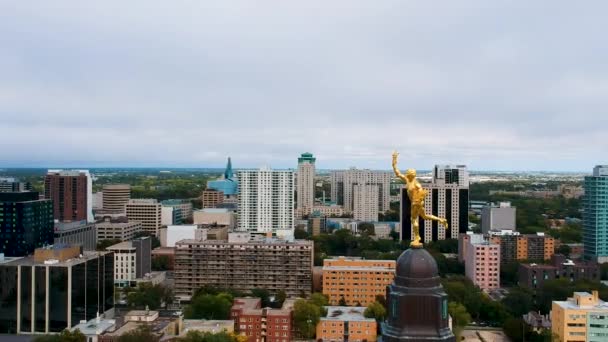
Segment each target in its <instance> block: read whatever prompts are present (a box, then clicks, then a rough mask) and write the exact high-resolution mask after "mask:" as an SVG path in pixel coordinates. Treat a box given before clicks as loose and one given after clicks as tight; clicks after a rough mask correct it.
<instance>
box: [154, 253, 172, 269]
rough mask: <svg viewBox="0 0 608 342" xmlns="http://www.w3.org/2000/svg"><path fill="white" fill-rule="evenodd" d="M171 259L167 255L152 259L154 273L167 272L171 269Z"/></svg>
mask: <svg viewBox="0 0 608 342" xmlns="http://www.w3.org/2000/svg"><path fill="white" fill-rule="evenodd" d="M169 262H170V258H169V256H167V255H159V256H156V257H154V258H152V271H166V270H168V269H169Z"/></svg>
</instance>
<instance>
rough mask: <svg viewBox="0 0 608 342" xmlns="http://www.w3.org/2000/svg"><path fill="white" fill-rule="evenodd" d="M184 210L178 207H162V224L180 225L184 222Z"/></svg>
mask: <svg viewBox="0 0 608 342" xmlns="http://www.w3.org/2000/svg"><path fill="white" fill-rule="evenodd" d="M183 221H184V220H183V219H182V210H181V209H180V208H177V207H166V206H163V207H162V208H161V213H160V224H161V225H162V226H170V225H174V224H176V225H179V224H182V222H183Z"/></svg>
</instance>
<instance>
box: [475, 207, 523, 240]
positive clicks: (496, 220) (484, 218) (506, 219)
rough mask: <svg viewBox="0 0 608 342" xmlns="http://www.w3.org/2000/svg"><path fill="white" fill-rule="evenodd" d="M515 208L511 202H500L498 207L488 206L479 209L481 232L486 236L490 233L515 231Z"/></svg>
mask: <svg viewBox="0 0 608 342" xmlns="http://www.w3.org/2000/svg"><path fill="white" fill-rule="evenodd" d="M515 214H516V208H515V207H512V206H511V202H500V203H499V204H498V205H494V204H490V205H487V206H484V207H483V208H482V209H481V231H482V233H484V234H487V233H488V232H490V231H501V230H506V229H508V230H516V229H515V228H516V226H515Z"/></svg>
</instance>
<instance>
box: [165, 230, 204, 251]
mask: <svg viewBox="0 0 608 342" xmlns="http://www.w3.org/2000/svg"><path fill="white" fill-rule="evenodd" d="M197 231H198V226H197V225H195V224H184V225H171V226H167V228H166V229H165V228H163V229H161V231H160V236H159V239H160V245H161V246H163V247H175V243H176V242H178V241H181V240H199V239H197ZM199 237H200V240H203V238H202V236H199ZM205 240H206V239H205Z"/></svg>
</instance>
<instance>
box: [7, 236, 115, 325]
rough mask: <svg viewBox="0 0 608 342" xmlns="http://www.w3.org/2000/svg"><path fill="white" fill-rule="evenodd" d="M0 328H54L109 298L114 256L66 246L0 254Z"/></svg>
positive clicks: (95, 310) (104, 306)
mask: <svg viewBox="0 0 608 342" xmlns="http://www.w3.org/2000/svg"><path fill="white" fill-rule="evenodd" d="M0 289H1V291H0V295H1V296H2V298H1V299H0V302H2V303H3V305H2V309H1V310H0V318H1V319H0V333H13V334H14V333H17V334H34V333H47V334H48V333H59V332H61V331H62V330H64V329H66V328H68V329H69V328H71V327H73V326H75V325H77V324H79V323H80V321H82V320H85V321H86V320H90V319H92V318H95V317H97V315H98V314H99V315H103V314H104V313H106V312H108V311H109V310H111V309H112V308H113V303H114V256H113V255H112V253H111V252H83V251H82V249H81V248H80V247H79V246H77V247H71V246H59V245H56V246H52V247H48V248H40V249H37V250H36V251H35V252H34V255H33V256H29V257H24V258H4V259H3V260H0Z"/></svg>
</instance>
